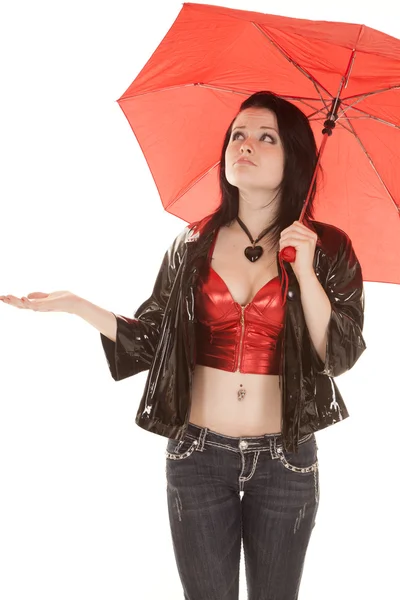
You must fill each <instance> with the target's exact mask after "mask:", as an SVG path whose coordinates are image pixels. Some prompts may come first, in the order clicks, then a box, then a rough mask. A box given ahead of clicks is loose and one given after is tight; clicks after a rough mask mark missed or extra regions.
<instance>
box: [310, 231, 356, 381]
mask: <svg viewBox="0 0 400 600" xmlns="http://www.w3.org/2000/svg"><path fill="white" fill-rule="evenodd" d="M318 285H319V286H320V284H319V283H318ZM320 287H321V286H320ZM302 294H303V292H302ZM313 294H314V296H315V300H316V305H315V308H314V307H313V306H312V303H311V300H312V298H308V299H307V301H306V302H305V304H306V305H307V306H306V312H307V313H308V315H309V316H308V323H309V324H310V328H309V335H310V346H311V354H312V360H313V363H314V365H315V370H316V372H317V373H321V374H325V375H329V376H331V377H337V376H339V375H342V374H343V373H345V372H346V371H348V370H349V369H351V368H352V367H353V366H354V364H355V363H356V362H357V360H358V359H359V358H360V356H361V354H362V353H363V352H364V350H365V349H366V344H365V341H364V338H363V336H362V330H363V326H364V288H363V278H362V271H361V265H360V263H359V262H358V260H357V257H356V254H355V252H354V250H353V247H352V244H351V241H350V238H349V237H348V236H346V237H345V238H344V239H343V241H342V243H341V246H340V248H339V251H338V253H337V256H336V257H335V259H334V261H333V263H332V265H331V267H330V269H329V273H328V277H327V280H326V285H325V289H324V290H321V289H318V286H317V285H316V284H314V285H312V286H311V295H313ZM325 295H326V296H327V298H328V299H329V301H330V305H331V309H330V311H328V306H327V303H326V301H325V299H324V296H325ZM302 302H303V301H302ZM329 312H330V314H329V320H328V321H327V318H328V313H329ZM306 320H307V319H306ZM308 323H307V327H308ZM314 341H315V342H316V346H315V345H314ZM323 346H324V348H325V349H324V350H323ZM317 348H318V352H317ZM321 357H324V360H322V358H321Z"/></svg>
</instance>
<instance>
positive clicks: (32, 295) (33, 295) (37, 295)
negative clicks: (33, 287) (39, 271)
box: [27, 292, 48, 298]
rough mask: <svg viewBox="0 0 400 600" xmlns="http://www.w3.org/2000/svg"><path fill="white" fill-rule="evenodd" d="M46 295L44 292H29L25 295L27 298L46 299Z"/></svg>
mask: <svg viewBox="0 0 400 600" xmlns="http://www.w3.org/2000/svg"><path fill="white" fill-rule="evenodd" d="M47 296H48V294H45V293H44V292H31V293H30V294H28V295H27V298H47Z"/></svg>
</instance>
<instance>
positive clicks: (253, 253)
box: [236, 217, 268, 262]
mask: <svg viewBox="0 0 400 600" xmlns="http://www.w3.org/2000/svg"><path fill="white" fill-rule="evenodd" d="M236 220H237V222H238V223H239V225H240V227H241V228H242V229H243V231H244V232H245V233H246V234H247V236H248V238H249V240H250V242H251V243H252V244H253V245H252V246H247V248H245V250H244V255H245V257H246V258H247V259H248V260H249V261H250V262H256V260H258V259H259V258H260V256H262V255H263V253H264V249H263V247H262V246H256V244H257V242H259V241H260V240H261V238H263V237H264V235H265V234H266V233H267V232H268V228H266V229H264V230H263V231H262V232H261V233H260V235H259V236H258V238H257V239H255V240H253V238H252V237H251V234H250V231H249V230H248V229H247V227H246V225H245V224H244V223H243V221H242V220H241V219H240V218H239V217H236Z"/></svg>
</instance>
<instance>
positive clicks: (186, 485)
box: [166, 423, 319, 600]
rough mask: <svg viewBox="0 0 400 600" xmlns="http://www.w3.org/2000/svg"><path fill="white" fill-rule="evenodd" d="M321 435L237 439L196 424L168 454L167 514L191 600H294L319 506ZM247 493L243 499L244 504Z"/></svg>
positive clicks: (172, 444) (170, 443) (186, 593)
mask: <svg viewBox="0 0 400 600" xmlns="http://www.w3.org/2000/svg"><path fill="white" fill-rule="evenodd" d="M317 450H318V448H317V444H316V440H315V435H314V434H313V433H312V434H309V435H307V436H305V437H303V438H302V439H301V440H300V442H299V449H298V452H297V453H294V452H290V453H288V452H284V450H283V445H282V436H281V434H280V433H271V434H265V435H261V436H248V437H244V436H242V437H230V436H228V435H222V434H220V433H216V432H214V431H211V430H209V429H207V428H206V427H204V428H202V427H199V426H197V425H195V424H193V423H189V425H188V429H187V432H186V435H185V438H184V439H183V440H181V441H180V442H178V441H177V440H173V439H169V440H168V444H167V449H166V475H167V500H168V512H169V520H170V527H171V534H172V543H173V548H174V553H175V559H176V564H177V568H178V572H179V577H180V580H181V583H182V586H183V592H184V598H185V600H238V598H239V570H240V554H241V545H242V540H243V550H244V559H245V572H246V582H247V590H248V600H296V599H297V598H298V594H299V587H300V581H301V576H302V572H303V566H304V560H305V556H306V552H307V547H308V543H309V541H310V537H311V532H312V529H313V527H314V525H315V518H316V514H317V510H318V504H319V472H318V460H317ZM240 492H243V494H242V497H241V495H240Z"/></svg>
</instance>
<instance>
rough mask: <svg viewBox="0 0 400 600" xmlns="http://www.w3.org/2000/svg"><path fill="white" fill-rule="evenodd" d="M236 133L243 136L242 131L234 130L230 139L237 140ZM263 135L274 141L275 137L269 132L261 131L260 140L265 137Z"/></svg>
mask: <svg viewBox="0 0 400 600" xmlns="http://www.w3.org/2000/svg"><path fill="white" fill-rule="evenodd" d="M238 135H241V136H243V133H242V132H241V131H235V133H234V134H233V135H232V141H235V140H237V136H238ZM265 136H267V137H268V138H269V139H270V140H271V141H272V142H275V139H274V138H273V137H272V135H270V134H269V133H263V134H262V136H261V138H260V139H261V140H262V139H263V138H265Z"/></svg>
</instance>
